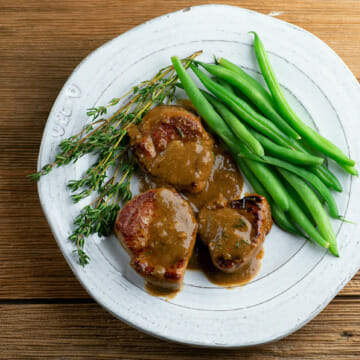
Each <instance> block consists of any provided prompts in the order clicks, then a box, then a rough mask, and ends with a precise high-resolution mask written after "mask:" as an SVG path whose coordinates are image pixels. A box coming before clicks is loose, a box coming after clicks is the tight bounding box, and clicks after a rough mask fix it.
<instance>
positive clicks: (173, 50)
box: [38, 5, 360, 347]
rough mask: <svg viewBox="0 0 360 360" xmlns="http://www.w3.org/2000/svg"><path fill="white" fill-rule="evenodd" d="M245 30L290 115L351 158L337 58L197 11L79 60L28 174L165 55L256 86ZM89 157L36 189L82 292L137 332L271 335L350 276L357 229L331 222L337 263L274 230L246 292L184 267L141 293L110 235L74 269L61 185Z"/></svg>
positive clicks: (139, 30)
mask: <svg viewBox="0 0 360 360" xmlns="http://www.w3.org/2000/svg"><path fill="white" fill-rule="evenodd" d="M249 30H255V31H257V32H258V33H259V34H260V35H261V37H262V39H263V42H264V44H265V46H266V48H267V49H268V51H269V53H270V58H271V61H272V63H273V65H274V67H275V69H276V72H277V74H278V77H279V79H280V82H281V84H282V86H283V87H284V89H285V90H286V93H287V95H288V97H289V100H290V102H291V103H292V104H293V106H294V107H295V109H296V111H298V112H299V113H300V114H301V116H302V118H303V119H305V121H307V122H308V123H309V124H312V126H315V127H316V128H317V129H318V130H319V131H320V132H321V133H322V134H323V135H325V136H327V137H328V138H330V139H331V140H332V141H333V142H334V143H336V144H337V145H338V146H339V147H340V148H341V149H343V150H344V151H345V153H347V154H348V155H350V156H351V158H353V159H355V160H356V161H357V163H359V150H360V142H359V140H358V136H359V132H360V125H359V114H360V88H359V85H358V83H357V81H356V79H355V78H354V76H353V75H352V74H351V72H350V71H349V69H348V68H347V67H346V65H345V64H344V63H343V62H342V61H341V59H340V58H339V57H338V56H337V55H336V54H335V53H334V52H333V51H332V50H331V49H330V48H329V47H328V46H327V45H326V44H324V43H323V42H322V41H320V40H319V39H318V38H316V37H315V36H314V35H312V34H310V33H308V32H306V31H304V30H302V29H300V28H298V27H296V26H294V25H291V24H288V23H285V22H283V21H279V20H277V19H274V18H271V17H268V16H265V15H261V14H258V13H255V12H252V11H248V10H245V9H241V8H238V7H231V6H223V5H207V6H198V7H193V8H188V9H184V10H182V11H178V12H176V13H172V14H168V15H165V16H162V17H160V18H157V19H154V20H152V21H149V22H147V23H145V24H143V25H141V26H138V27H136V28H135V29H133V30H131V31H129V32H127V33H125V34H122V35H120V36H119V37H117V38H116V39H114V40H112V41H110V42H108V43H106V44H105V45H104V46H102V47H100V48H99V49H98V50H96V51H94V52H93V53H92V54H91V55H89V56H88V57H87V58H86V59H85V60H83V61H82V62H81V64H80V65H79V66H78V67H77V68H76V70H75V71H74V73H73V74H72V75H71V76H70V78H69V79H68V81H67V82H66V84H65V86H64V87H63V89H62V90H61V92H60V94H59V96H58V98H57V100H56V102H55V104H54V106H53V108H52V110H51V113H50V116H49V119H48V122H47V125H46V128H45V131H44V136H43V139H42V143H41V149H40V155H39V162H38V165H39V168H40V167H41V166H43V165H45V164H46V163H48V162H51V161H52V160H53V158H54V155H55V154H56V151H57V145H58V144H59V142H60V141H61V140H62V139H64V138H66V137H68V136H70V135H72V134H73V133H75V132H76V131H78V130H79V129H81V128H82V127H83V125H84V124H85V123H86V122H87V121H88V119H87V117H86V115H85V112H86V109H87V108H89V107H93V106H97V105H103V104H106V103H107V102H108V101H109V100H110V99H112V98H113V97H116V96H119V95H121V94H123V93H124V92H125V90H127V89H129V88H130V87H131V86H133V85H135V84H137V83H139V82H140V81H142V80H144V79H148V78H150V77H152V75H154V74H155V72H157V70H158V69H159V68H161V67H163V66H166V65H168V64H169V63H170V57H171V56H172V55H175V54H176V55H179V56H181V57H185V56H188V55H189V54H191V53H193V52H194V51H196V50H203V51H204V54H203V55H202V57H201V58H202V59H203V60H205V61H208V60H209V61H210V60H211V59H212V55H213V54H216V55H217V56H224V57H227V58H229V59H230V60H232V61H234V62H235V63H238V64H241V66H243V67H244V68H245V69H246V70H248V71H249V72H250V73H251V74H253V75H255V76H257V77H258V78H259V79H260V80H262V79H261V77H260V76H259V72H258V69H257V65H256V60H255V57H254V52H253V48H252V45H251V44H252V36H250V35H248V34H247V32H248V31H249ZM91 161H93V159H89V158H85V159H82V160H81V161H79V162H78V163H77V164H76V165H70V166H67V167H64V168H61V169H56V170H54V171H53V172H52V173H50V174H49V175H47V176H45V177H43V178H42V179H41V180H40V182H39V187H38V190H39V195H40V199H41V204H42V206H43V209H44V212H45V214H46V217H47V219H48V222H49V224H50V226H51V229H52V231H53V233H54V236H55V238H56V241H57V242H58V245H59V247H60V249H61V251H62V252H63V254H64V256H65V258H66V260H67V262H68V263H69V265H70V267H71V269H72V270H73V272H74V274H75V275H76V277H77V278H78V279H79V281H80V282H81V283H82V284H83V286H84V287H85V289H86V290H87V291H88V292H89V294H90V295H91V296H92V297H93V298H94V299H95V300H96V301H97V302H98V303H99V304H101V305H102V306H103V307H104V308H106V309H107V310H108V311H110V312H111V313H112V314H114V315H115V316H116V317H118V318H119V319H121V320H123V321H125V322H126V323H128V324H130V325H132V326H134V327H136V328H138V329H141V330H143V331H145V332H147V333H149V334H152V335H155V336H158V337H161V338H165V339H169V340H173V341H177V342H182V343H186V344H193V345H198V346H209V347H237V346H248V345H255V344H260V343H266V342H268V341H272V340H276V339H279V338H282V337H284V336H286V335H288V334H290V333H291V332H293V331H295V330H297V329H299V328H300V327H301V326H303V325H304V324H306V323H307V322H308V321H309V320H311V319H312V318H313V317H314V316H316V315H317V314H318V313H319V312H320V311H321V310H322V309H323V308H324V307H325V306H326V305H327V304H328V303H329V302H330V301H331V299H332V298H333V297H334V296H335V295H336V294H337V293H338V292H339V291H340V289H341V288H342V287H343V286H344V285H345V284H346V283H347V282H348V281H349V280H350V279H351V277H352V276H353V275H354V274H355V273H356V271H357V270H358V269H359V266H360V244H359V241H360V237H359V225H351V224H346V223H341V222H340V221H334V222H333V226H334V229H335V230H336V233H337V239H338V242H339V247H340V254H341V257H340V258H339V259H337V258H334V257H332V256H331V255H328V254H326V253H325V251H324V250H323V249H321V248H319V247H317V246H314V245H311V244H309V243H307V242H305V241H304V240H302V239H300V238H296V237H294V236H290V235H288V234H286V233H284V232H282V231H281V230H279V229H278V228H277V227H276V226H274V228H273V229H272V231H271V234H270V235H269V236H268V237H267V238H266V241H265V256H264V259H263V264H262V268H261V271H260V273H259V274H258V276H257V277H256V278H255V279H254V280H253V281H251V283H249V284H248V285H246V286H244V287H239V288H235V289H233V290H227V289H223V288H220V287H217V286H215V285H213V284H211V283H209V282H208V281H207V279H206V278H205V276H204V275H202V274H201V273H200V272H196V271H187V273H186V276H185V286H184V289H183V290H182V291H181V293H180V294H179V295H178V296H177V297H175V298H174V299H171V300H168V301H165V300H164V299H161V298H157V297H152V296H150V295H148V294H147V293H146V292H145V291H144V284H143V280H142V279H141V278H140V277H139V276H137V274H135V272H134V271H133V270H132V269H131V268H130V266H129V258H128V256H127V255H126V253H125V252H124V251H123V249H122V248H121V246H120V244H119V243H118V241H117V240H116V238H115V237H114V236H110V237H108V238H106V239H100V238H98V237H96V236H94V237H92V238H90V239H88V240H87V245H86V251H87V252H88V253H89V255H90V257H91V263H90V264H89V265H88V266H87V267H86V268H85V269H83V268H81V266H79V265H78V262H77V259H76V257H75V256H74V255H73V253H72V251H73V244H72V243H71V242H70V241H69V240H68V236H69V235H70V234H71V233H72V231H73V218H74V217H75V216H76V215H77V213H78V212H79V210H80V208H81V207H82V206H84V203H80V204H77V205H74V204H72V203H71V201H70V197H69V192H68V190H67V188H66V184H67V182H68V180H70V179H75V178H78V177H79V176H80V175H81V174H83V172H84V170H85V169H86V168H87V166H88V165H89V164H90V163H91ZM330 168H331V169H332V170H333V171H334V172H335V173H336V174H337V175H338V177H339V179H340V181H341V183H342V184H343V187H344V190H343V192H342V193H336V194H335V198H336V201H337V203H338V204H339V207H340V212H341V214H344V215H345V217H346V218H347V219H349V220H353V221H357V222H358V223H359V219H360V218H359V213H360V206H359V195H360V194H359V193H360V186H359V179H358V178H351V177H350V176H348V175H347V174H345V173H344V172H342V171H340V170H339V168H338V167H337V166H336V165H334V164H333V163H330ZM135 188H136V184H135Z"/></svg>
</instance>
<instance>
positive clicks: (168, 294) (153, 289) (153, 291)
mask: <svg viewBox="0 0 360 360" xmlns="http://www.w3.org/2000/svg"><path fill="white" fill-rule="evenodd" d="M145 289H146V292H147V293H148V294H149V295H151V296H161V297H164V298H167V299H173V298H174V297H175V296H176V295H177V294H178V293H179V292H180V291H181V288H180V289H178V290H175V291H174V290H167V289H162V288H159V287H157V286H154V285H152V284H150V283H148V282H147V281H145Z"/></svg>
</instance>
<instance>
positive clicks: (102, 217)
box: [29, 52, 201, 266]
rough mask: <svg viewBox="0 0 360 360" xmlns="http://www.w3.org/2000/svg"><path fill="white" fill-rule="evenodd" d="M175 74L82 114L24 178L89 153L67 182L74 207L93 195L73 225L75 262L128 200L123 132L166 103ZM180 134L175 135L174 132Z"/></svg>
mask: <svg viewBox="0 0 360 360" xmlns="http://www.w3.org/2000/svg"><path fill="white" fill-rule="evenodd" d="M200 53H201V52H196V53H194V54H193V55H191V56H189V57H188V58H185V59H183V60H182V62H183V64H184V66H185V67H188V65H189V64H190V62H191V61H192V60H193V59H194V58H195V57H196V56H198V55H199V54H200ZM177 81H178V78H177V75H176V72H175V71H174V68H173V67H172V66H168V67H165V68H163V69H161V70H160V71H159V72H158V73H157V74H156V75H155V76H154V77H153V78H152V79H151V80H147V81H143V82H142V83H140V84H139V85H138V86H134V87H133V88H132V89H131V90H130V91H128V92H127V93H126V94H124V95H123V96H121V97H119V98H114V99H112V100H111V101H110V102H109V103H108V104H107V105H106V106H103V105H102V106H98V107H94V108H90V109H88V110H87V113H86V114H87V116H89V117H90V118H91V122H90V123H89V124H87V125H86V126H85V127H84V128H83V129H82V130H81V131H80V132H79V133H77V134H75V135H73V136H70V137H69V138H67V139H65V140H63V141H62V142H61V143H60V144H59V149H60V152H59V153H58V154H57V155H56V157H55V160H54V162H53V163H50V164H46V165H45V166H44V167H43V168H42V169H41V170H40V171H38V172H36V173H35V174H31V175H29V177H30V179H31V180H39V179H40V178H41V176H43V175H46V174H48V173H50V172H51V171H52V170H53V169H54V168H55V167H60V166H63V165H67V164H70V163H75V162H76V161H77V160H78V159H79V158H81V157H82V156H84V155H86V154H89V153H92V154H95V155H97V160H96V161H95V162H94V163H93V164H92V165H91V166H90V167H89V168H88V169H87V171H86V172H85V174H84V175H83V177H82V178H80V179H76V180H70V181H69V183H68V188H69V189H70V191H71V192H72V193H73V194H72V200H73V202H75V203H77V202H79V201H82V200H84V199H85V198H87V197H88V196H90V195H91V194H92V193H93V192H95V193H96V198H95V200H93V201H92V202H91V203H90V204H88V205H86V206H84V207H83V208H82V210H81V211H80V213H79V215H78V216H77V217H76V218H75V220H74V225H75V230H74V232H73V233H72V234H71V235H70V236H69V239H70V240H71V241H72V242H73V243H74V244H75V245H76V250H74V252H76V253H77V255H78V258H79V262H80V264H81V265H82V266H85V265H86V264H88V262H89V260H90V257H89V256H88V255H87V254H86V252H85V251H84V247H85V239H86V238H87V237H89V235H91V234H94V233H97V234H98V235H99V236H106V235H108V234H109V233H110V232H111V231H112V228H113V224H114V222H115V219H116V215H117V212H118V211H119V209H120V206H119V203H120V202H126V201H128V200H130V199H131V198H132V193H131V191H130V181H131V178H132V176H133V173H134V170H135V167H136V164H135V161H134V159H133V157H132V154H131V152H130V151H129V139H128V136H127V129H128V127H129V125H130V124H132V123H138V122H140V121H141V120H142V117H143V116H144V115H145V114H146V112H148V111H149V110H150V109H151V108H152V107H153V106H154V105H157V104H163V103H166V104H168V103H170V102H171V101H172V100H173V99H174V96H175V91H176V83H177ZM125 99H127V102H126V103H125V104H123V105H121V106H120V109H119V110H117V111H116V112H115V113H114V115H112V116H110V117H109V118H107V119H105V118H103V116H104V115H107V112H108V109H109V107H112V106H115V105H118V104H120V103H121V102H122V101H123V100H125ZM180 131H181V130H180Z"/></svg>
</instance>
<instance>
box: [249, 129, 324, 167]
mask: <svg viewBox="0 0 360 360" xmlns="http://www.w3.org/2000/svg"><path fill="white" fill-rule="evenodd" d="M250 132H251V134H252V135H254V137H255V138H256V139H257V140H258V141H259V142H260V144H261V145H262V146H263V147H264V149H265V150H266V152H267V153H269V154H270V155H274V156H276V157H279V158H280V159H284V160H287V161H289V162H291V163H294V164H298V165H312V166H319V165H321V164H322V162H323V161H324V159H323V158H321V157H318V156H314V155H310V154H307V153H303V152H299V151H294V150H291V149H289V148H286V147H284V146H281V145H277V144H276V143H274V142H273V141H271V140H270V139H268V138H267V137H265V136H263V135H261V134H260V133H258V132H257V131H255V130H252V131H251V130H250Z"/></svg>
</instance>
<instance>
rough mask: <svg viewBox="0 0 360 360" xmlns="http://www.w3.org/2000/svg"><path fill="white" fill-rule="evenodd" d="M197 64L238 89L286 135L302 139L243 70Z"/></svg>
mask: <svg viewBox="0 0 360 360" xmlns="http://www.w3.org/2000/svg"><path fill="white" fill-rule="evenodd" d="M196 63H198V64H200V65H201V66H202V67H203V68H204V69H206V70H207V71H208V72H209V73H210V74H212V75H214V76H217V77H218V78H220V79H222V80H225V81H227V82H228V83H230V84H231V85H233V86H235V87H237V88H238V89H239V90H240V91H241V92H242V93H243V94H244V95H245V96H246V97H247V98H248V99H249V100H250V101H251V102H252V103H253V104H254V105H255V106H256V107H257V108H258V109H259V110H260V112H261V113H263V114H264V115H265V116H266V117H267V118H268V119H269V120H271V121H272V122H273V123H274V124H275V125H276V126H278V127H279V129H280V130H282V131H283V132H284V134H286V135H288V136H290V137H293V138H294V139H300V138H301V137H300V136H299V134H298V133H297V132H296V131H294V130H293V129H292V128H291V127H290V126H289V125H288V124H287V122H286V121H285V120H284V119H283V118H282V117H281V116H280V115H279V114H278V113H277V111H276V110H275V108H274V106H273V104H272V101H271V98H270V99H269V96H268V93H267V92H266V91H265V93H264V92H263V91H259V87H258V86H253V82H252V81H248V76H244V73H245V72H244V71H243V70H242V69H240V68H238V69H240V71H239V70H238V71H237V72H234V71H232V70H228V69H225V68H224V67H222V66H219V65H212V64H205V63H202V62H196ZM246 75H247V74H246ZM259 85H260V84H259ZM265 94H266V95H265Z"/></svg>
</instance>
